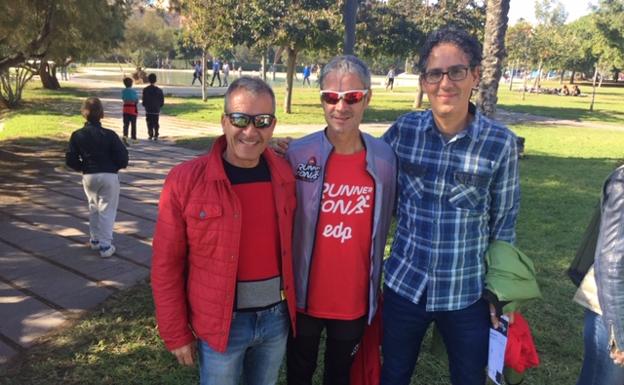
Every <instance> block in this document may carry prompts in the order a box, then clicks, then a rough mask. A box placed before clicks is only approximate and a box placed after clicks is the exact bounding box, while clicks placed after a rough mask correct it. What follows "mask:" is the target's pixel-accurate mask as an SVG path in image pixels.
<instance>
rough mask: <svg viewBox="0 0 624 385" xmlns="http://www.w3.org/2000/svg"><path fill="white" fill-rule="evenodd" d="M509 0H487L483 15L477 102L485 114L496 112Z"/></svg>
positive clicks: (491, 114)
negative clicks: (481, 57)
mask: <svg viewBox="0 0 624 385" xmlns="http://www.w3.org/2000/svg"><path fill="white" fill-rule="evenodd" d="M509 1H510V0H488V1H487V5H486V16H485V18H486V19H485V40H484V44H483V60H482V61H481V82H480V84H479V97H478V101H477V104H478V106H479V107H480V109H481V111H483V113H484V114H485V115H486V116H493V115H494V113H495V112H496V102H497V100H498V96H497V94H498V82H499V81H500V77H501V74H502V64H503V59H504V58H505V34H506V33H507V21H508V17H507V14H508V13H509Z"/></svg>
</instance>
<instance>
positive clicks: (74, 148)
mask: <svg viewBox="0 0 624 385" xmlns="http://www.w3.org/2000/svg"><path fill="white" fill-rule="evenodd" d="M80 112H81V114H82V116H83V117H84V118H85V119H86V120H87V121H86V123H85V125H84V127H83V128H81V129H79V130H76V131H74V132H73V133H72V135H71V137H70V139H69V149H68V151H67V153H66V154H65V163H66V164H67V166H69V167H70V168H72V169H73V170H75V171H80V172H82V174H83V175H82V185H83V187H84V192H85V194H86V196H87V201H88V202H89V233H90V236H91V240H90V245H91V249H93V250H98V251H99V253H100V256H101V257H102V258H108V257H110V256H112V255H113V254H114V253H115V246H113V244H112V241H113V225H114V224H115V217H116V216H117V205H118V203H119V176H118V175H117V172H118V171H119V170H120V169H122V168H126V167H127V166H128V150H127V149H126V147H125V146H124V145H123V143H121V140H119V136H117V134H116V133H115V131H113V130H109V129H106V128H103V127H102V124H101V123H100V121H101V120H102V118H103V117H104V108H103V107H102V102H101V101H100V99H98V98H88V99H87V100H85V101H84V103H83V104H82V108H81V109H80Z"/></svg>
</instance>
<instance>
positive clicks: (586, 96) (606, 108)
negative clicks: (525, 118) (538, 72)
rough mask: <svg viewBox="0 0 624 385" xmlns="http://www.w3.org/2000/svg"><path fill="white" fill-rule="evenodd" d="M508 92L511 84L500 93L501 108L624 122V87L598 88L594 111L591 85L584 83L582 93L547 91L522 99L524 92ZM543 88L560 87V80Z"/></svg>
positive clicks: (546, 83)
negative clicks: (591, 107) (570, 94)
mask: <svg viewBox="0 0 624 385" xmlns="http://www.w3.org/2000/svg"><path fill="white" fill-rule="evenodd" d="M515 84H516V83H515V82H514V91H509V85H508V84H507V85H505V84H503V85H501V87H500V88H499V93H498V98H499V100H498V107H499V108H503V109H506V110H509V111H514V112H524V113H530V114H533V115H542V116H548V117H552V118H557V119H571V120H582V121H595V122H602V123H611V124H613V123H619V124H621V123H622V122H624V103H622V100H624V87H606V86H605V87H601V88H597V90H596V98H595V104H594V111H593V112H590V111H589V106H590V103H591V92H592V89H591V86H588V85H581V86H580V88H581V91H582V96H580V97H574V96H558V95H545V94H531V93H526V94H525V100H522V92H519V91H516V90H515V89H516V88H517V87H521V84H520V83H517V86H516V85H515ZM542 87H544V88H561V85H560V84H559V82H558V81H547V82H543V83H542Z"/></svg>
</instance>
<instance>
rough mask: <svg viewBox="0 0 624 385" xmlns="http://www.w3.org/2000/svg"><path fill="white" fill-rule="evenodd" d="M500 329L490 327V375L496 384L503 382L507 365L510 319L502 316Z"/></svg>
mask: <svg viewBox="0 0 624 385" xmlns="http://www.w3.org/2000/svg"><path fill="white" fill-rule="evenodd" d="M499 321H500V322H499V324H500V326H499V327H498V329H494V328H490V351H489V353H488V377H490V378H491V379H492V381H494V382H495V383H496V384H498V385H501V384H503V367H504V366H505V348H506V347H507V330H509V319H507V316H502V317H501V318H500V319H499Z"/></svg>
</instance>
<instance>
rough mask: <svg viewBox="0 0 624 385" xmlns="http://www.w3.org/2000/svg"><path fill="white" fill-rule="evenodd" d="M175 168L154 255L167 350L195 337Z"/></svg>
mask: <svg viewBox="0 0 624 385" xmlns="http://www.w3.org/2000/svg"><path fill="white" fill-rule="evenodd" d="M176 175H177V174H176V173H175V169H174V170H173V171H172V173H170V175H169V176H168V177H167V180H166V181H165V185H164V187H163V191H162V193H161V195H160V203H159V207H158V219H157V221H156V231H155V233H154V241H153V254H152V271H151V280H152V293H153V295H154V306H155V308H156V322H157V324H158V332H159V333H160V336H161V337H162V339H163V341H164V342H165V345H166V346H167V349H169V350H173V349H176V348H179V347H182V346H185V345H188V344H189V343H191V342H193V341H194V340H195V337H194V335H193V333H192V331H191V328H190V326H189V317H188V305H187V299H186V298H187V296H186V270H187V253H188V246H187V237H186V224H185V220H184V215H183V213H184V209H183V206H182V203H181V202H180V198H179V196H178V193H177V190H178V189H179V188H180V186H179V184H180V182H179V178H176Z"/></svg>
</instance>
